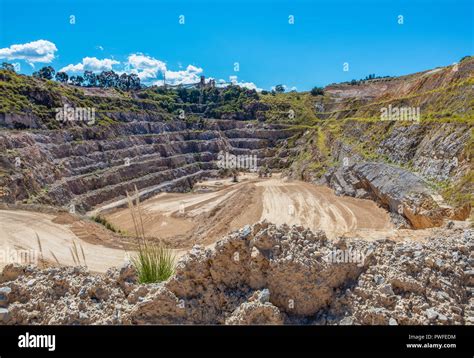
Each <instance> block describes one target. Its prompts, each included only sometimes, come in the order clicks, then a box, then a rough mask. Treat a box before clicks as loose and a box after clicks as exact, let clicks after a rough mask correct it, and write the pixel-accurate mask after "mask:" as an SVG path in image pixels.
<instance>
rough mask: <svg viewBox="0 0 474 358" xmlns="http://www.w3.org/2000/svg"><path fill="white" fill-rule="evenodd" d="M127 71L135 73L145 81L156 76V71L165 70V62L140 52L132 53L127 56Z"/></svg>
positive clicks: (161, 71)
mask: <svg viewBox="0 0 474 358" xmlns="http://www.w3.org/2000/svg"><path fill="white" fill-rule="evenodd" d="M125 71H127V72H132V73H136V74H137V75H138V77H140V80H142V81H146V80H150V79H154V78H157V77H158V73H163V72H165V71H166V64H165V63H164V62H163V61H160V60H157V59H156V58H153V57H149V56H145V55H142V54H132V55H130V56H128V62H127V64H126V69H125Z"/></svg>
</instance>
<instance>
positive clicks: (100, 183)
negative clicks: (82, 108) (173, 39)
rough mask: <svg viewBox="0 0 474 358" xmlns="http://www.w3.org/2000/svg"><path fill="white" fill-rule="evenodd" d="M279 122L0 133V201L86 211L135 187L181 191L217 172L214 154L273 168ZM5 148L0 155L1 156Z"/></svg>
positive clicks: (284, 134)
mask: <svg viewBox="0 0 474 358" xmlns="http://www.w3.org/2000/svg"><path fill="white" fill-rule="evenodd" d="M293 134H294V131H292V130H289V129H288V128H287V127H285V126H282V125H277V124H273V125H261V124H256V123H250V122H243V121H232V120H205V121H200V122H199V123H188V122H185V121H173V122H165V121H134V122H117V123H114V124H110V125H106V126H91V127H79V126H76V127H70V128H68V129H62V130H54V131H41V130H40V131H10V130H9V131H2V132H0V150H1V152H2V156H1V162H0V187H3V188H6V190H4V196H3V197H2V200H3V201H6V202H17V201H24V202H28V203H42V204H51V205H59V206H70V205H74V207H75V209H76V210H79V211H86V210H89V209H91V208H93V207H94V206H96V205H99V204H102V203H105V202H107V201H110V200H114V199H117V198H120V197H122V196H124V195H125V192H126V191H127V190H128V191H131V190H133V189H134V187H135V186H136V187H137V188H138V190H140V191H141V194H142V195H143V196H145V197H146V196H150V195H153V194H155V193H157V192H160V191H163V190H167V191H186V190H189V189H190V188H191V187H192V185H193V183H194V182H195V181H197V180H199V179H201V178H203V177H207V176H210V175H212V174H216V169H217V166H216V163H215V161H216V160H217V157H218V154H219V152H221V151H224V152H229V153H231V154H234V155H256V156H257V158H258V165H259V166H262V165H268V166H270V167H274V168H275V167H280V166H281V165H282V160H283V159H284V158H280V157H278V156H275V153H276V147H277V146H278V144H279V143H280V141H282V140H285V139H287V138H288V137H290V136H291V135H293ZM4 153H5V155H3V154H4Z"/></svg>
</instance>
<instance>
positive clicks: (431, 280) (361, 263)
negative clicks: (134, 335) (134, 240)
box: [0, 222, 474, 324]
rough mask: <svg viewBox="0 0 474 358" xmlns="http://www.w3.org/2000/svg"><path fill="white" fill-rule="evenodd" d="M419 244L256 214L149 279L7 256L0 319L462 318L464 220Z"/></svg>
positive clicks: (466, 257) (124, 271)
mask: <svg viewBox="0 0 474 358" xmlns="http://www.w3.org/2000/svg"><path fill="white" fill-rule="evenodd" d="M435 235H436V237H434V238H433V239H432V240H429V241H428V242H427V243H415V242H398V243H396V242H392V241H388V240H379V241H375V242H367V241H363V240H340V241H338V242H332V241H328V240H327V239H326V236H325V235H324V233H323V232H317V233H312V232H310V231H308V230H305V229H303V228H300V227H292V228H289V227H287V226H282V227H276V226H274V225H272V224H268V223H265V222H264V223H259V224H256V225H254V226H253V227H245V228H243V229H242V230H240V231H239V232H235V233H232V234H230V235H229V236H227V237H226V238H224V239H223V240H221V241H219V242H218V243H217V245H216V248H215V249H203V248H202V247H199V246H196V247H194V248H193V250H192V251H191V252H190V253H189V254H188V255H186V256H184V257H183V258H182V259H181V260H180V262H179V263H178V265H177V270H176V274H175V275H174V276H173V277H171V278H170V279H169V280H168V281H166V282H164V283H160V284H151V285H140V284H138V283H137V281H136V277H137V276H136V273H135V271H134V269H133V267H132V266H130V265H126V266H124V267H122V268H120V269H113V270H110V271H109V272H108V273H107V274H106V275H103V276H100V275H92V274H89V273H88V272H87V271H86V270H84V269H82V268H50V269H45V270H38V269H36V268H33V267H23V268H22V270H21V271H18V270H13V271H15V272H20V275H19V276H17V277H14V276H15V275H16V274H15V275H14V276H12V275H11V274H10V273H11V272H12V268H11V267H6V268H5V271H4V273H3V274H2V276H1V279H0V280H1V282H3V283H2V286H3V287H4V288H3V289H2V290H1V292H3V295H4V296H6V297H7V299H6V300H4V301H6V302H7V304H6V305H5V306H6V311H7V312H6V313H5V314H4V315H3V318H2V319H3V322H4V323H7V324H35V323H38V324H92V323H100V324H124V323H125V324H166V323H175V324H176V323H178V324H216V323H217V324H281V323H307V324H311V323H314V324H430V323H433V324H472V323H473V309H474V307H473V304H474V301H473V298H472V284H473V280H472V273H473V271H472V263H473V260H474V256H473V254H472V252H473V249H474V246H473V241H472V239H473V235H474V232H473V231H472V230H465V231H463V230H461V229H453V230H446V229H439V230H438V231H437V232H436V234H435Z"/></svg>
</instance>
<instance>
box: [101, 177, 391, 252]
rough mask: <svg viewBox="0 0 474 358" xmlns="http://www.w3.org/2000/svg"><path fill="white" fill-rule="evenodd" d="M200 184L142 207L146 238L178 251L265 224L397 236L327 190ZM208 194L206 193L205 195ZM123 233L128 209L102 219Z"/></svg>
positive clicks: (365, 206)
mask: <svg viewBox="0 0 474 358" xmlns="http://www.w3.org/2000/svg"><path fill="white" fill-rule="evenodd" d="M239 179H240V180H241V182H239V183H237V184H232V183H231V182H230V180H222V181H217V184H218V185H215V184H216V181H213V182H206V183H201V184H199V185H197V186H196V188H197V190H196V191H195V192H192V193H185V194H179V193H169V194H167V193H164V194H159V195H157V196H155V197H153V198H151V199H149V200H147V201H145V202H144V203H142V213H143V216H144V227H145V232H146V234H147V235H148V236H150V237H160V238H162V239H165V241H166V242H167V243H168V244H170V245H171V246H172V247H174V248H180V249H185V248H189V247H191V246H192V245H193V244H194V243H200V244H204V245H209V244H212V243H213V242H215V241H216V240H217V239H219V238H220V237H222V236H223V235H225V234H226V233H228V232H230V231H232V230H235V229H238V228H240V227H242V226H243V225H246V224H253V223H255V222H258V221H260V220H263V219H266V220H269V221H271V222H274V223H276V224H289V225H293V224H298V225H303V226H305V227H309V228H310V229H312V230H317V229H322V230H324V231H326V233H327V234H328V236H329V237H330V238H336V237H338V236H343V235H347V236H359V237H363V238H367V239H379V238H381V237H388V236H391V235H393V234H394V232H395V230H394V229H393V226H392V224H391V222H390V218H389V215H388V213H387V212H386V211H385V210H383V209H382V208H379V207H378V206H377V205H376V204H375V203H374V202H372V201H369V200H361V199H354V198H349V197H339V196H336V195H335V194H334V192H333V191H332V190H331V189H329V188H327V187H323V186H316V185H312V184H309V183H305V182H301V181H285V180H283V179H281V178H279V177H278V176H274V177H273V178H266V179H258V178H257V177H256V176H253V175H246V176H245V177H242V178H239ZM203 191H204V192H203ZM103 215H104V216H105V217H106V218H107V220H108V221H110V222H111V223H112V224H114V225H115V226H116V227H119V228H120V229H122V230H124V231H125V232H129V233H133V230H134V229H133V222H132V219H131V216H130V213H129V211H128V209H126V208H120V209H115V210H113V211H109V212H108V213H104V214H103Z"/></svg>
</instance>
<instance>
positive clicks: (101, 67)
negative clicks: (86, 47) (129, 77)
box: [59, 57, 120, 72]
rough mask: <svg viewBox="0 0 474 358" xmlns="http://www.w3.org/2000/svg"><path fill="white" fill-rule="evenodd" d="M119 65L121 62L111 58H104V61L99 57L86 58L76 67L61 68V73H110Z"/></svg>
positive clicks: (71, 65)
mask: <svg viewBox="0 0 474 358" xmlns="http://www.w3.org/2000/svg"><path fill="white" fill-rule="evenodd" d="M118 64H120V62H118V61H115V60H112V59H110V58H104V59H103V60H99V59H98V58H97V57H84V58H83V59H82V62H79V63H77V64H75V65H73V64H70V65H67V66H66V67H63V68H61V69H60V70H59V72H83V71H92V72H101V71H110V70H111V69H112V66H113V65H118Z"/></svg>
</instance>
